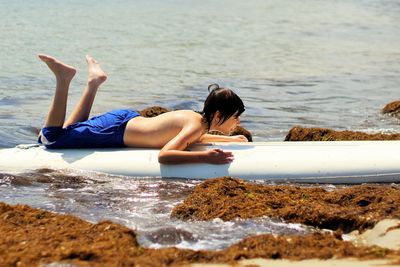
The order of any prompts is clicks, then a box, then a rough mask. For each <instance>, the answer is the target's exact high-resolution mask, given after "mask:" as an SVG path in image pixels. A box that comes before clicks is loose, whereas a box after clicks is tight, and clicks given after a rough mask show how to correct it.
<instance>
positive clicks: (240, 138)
mask: <svg viewBox="0 0 400 267" xmlns="http://www.w3.org/2000/svg"><path fill="white" fill-rule="evenodd" d="M199 142H200V143H209V142H248V140H247V138H246V137H245V136H244V135H234V136H226V135H215V134H203V135H202V136H201V137H200V139H199Z"/></svg>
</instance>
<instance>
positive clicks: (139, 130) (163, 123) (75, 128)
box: [38, 55, 247, 164]
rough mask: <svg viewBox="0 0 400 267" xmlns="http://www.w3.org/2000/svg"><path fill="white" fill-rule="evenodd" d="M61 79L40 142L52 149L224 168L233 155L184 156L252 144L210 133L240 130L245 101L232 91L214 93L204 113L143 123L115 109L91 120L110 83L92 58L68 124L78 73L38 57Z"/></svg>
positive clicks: (51, 59) (129, 112)
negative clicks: (197, 146)
mask: <svg viewBox="0 0 400 267" xmlns="http://www.w3.org/2000/svg"><path fill="white" fill-rule="evenodd" d="M39 58H40V59H41V60H42V61H43V62H45V63H46V64H47V66H48V67H49V68H50V70H51V71H52V72H53V73H54V75H55V77H56V91H55V95H54V99H53V102H52V104H51V106H50V111H49V114H48V116H47V119H46V122H45V125H44V128H43V129H42V130H41V132H40V134H39V140H38V142H39V143H42V144H44V145H45V146H46V147H47V148H87V147H97V148H100V147H147V148H161V150H160V153H159V155H158V161H159V162H160V163H163V164H179V163H195V162H205V163H212V164H225V163H229V162H231V161H233V154H232V153H231V152H228V151H223V150H221V149H211V150H207V151H185V149H186V148H187V147H188V146H189V145H190V144H193V143H196V142H225V141H226V142H228V141H229V142H247V139H246V137H244V136H242V135H238V136H219V135H210V134H207V132H208V131H209V130H214V131H220V132H222V133H225V134H228V133H229V132H230V131H231V130H232V129H233V128H235V127H236V126H237V125H239V123H240V121H239V116H240V115H241V114H242V113H243V111H244V105H243V102H242V100H241V99H240V98H239V97H238V96H237V95H236V94H235V93H234V92H233V91H232V90H230V89H225V88H219V86H218V85H212V86H211V87H214V89H213V88H210V87H209V89H213V90H212V91H211V93H210V94H209V96H208V98H207V99H206V101H205V103H204V109H203V112H202V113H200V114H199V113H197V112H194V111H191V110H179V111H171V112H167V113H164V114H161V115H159V116H157V117H153V118H144V117H141V116H140V115H139V113H137V112H136V111H133V110H128V109H124V110H122V109H120V110H113V111H111V112H108V113H105V114H103V115H100V116H96V117H93V118H91V119H89V114H90V110H91V108H92V105H93V101H94V98H95V96H96V93H97V89H98V88H99V87H100V85H101V84H102V83H103V82H104V81H105V80H106V79H107V75H106V73H105V72H104V71H103V70H102V69H101V68H100V65H99V64H98V63H97V62H96V61H95V60H94V59H93V58H92V57H90V56H86V61H87V64H88V81H87V85H86V87H85V89H84V91H83V94H82V96H81V98H80V101H79V103H78V104H77V106H76V107H75V108H74V110H73V112H72V114H71V115H70V116H69V118H68V119H67V120H66V121H65V115H66V107H67V98H68V89H69V84H70V82H71V80H72V78H73V77H74V75H75V73H76V69H75V68H74V67H72V66H69V65H67V64H64V63H62V62H60V61H59V60H57V59H56V58H54V57H51V56H48V55H39Z"/></svg>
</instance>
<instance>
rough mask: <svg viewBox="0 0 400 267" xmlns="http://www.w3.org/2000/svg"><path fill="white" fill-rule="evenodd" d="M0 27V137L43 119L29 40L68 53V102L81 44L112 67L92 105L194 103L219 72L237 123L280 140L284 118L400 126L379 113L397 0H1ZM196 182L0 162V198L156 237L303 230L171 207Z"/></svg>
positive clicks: (399, 69) (48, 77) (388, 128)
mask: <svg viewBox="0 0 400 267" xmlns="http://www.w3.org/2000/svg"><path fill="white" fill-rule="evenodd" d="M0 40H1V41H0V125H1V127H0V147H12V146H15V145H17V144H21V143H34V142H36V134H37V131H38V129H40V127H41V126H42V125H43V121H44V119H45V117H46V113H47V111H48V107H49V105H50V101H51V98H52V96H53V93H54V85H55V80H54V77H52V74H51V72H50V71H49V70H48V68H47V67H46V65H45V64H44V63H42V62H41V61H39V60H38V58H37V57H36V55H37V54H38V53H48V54H50V55H54V56H56V57H57V58H59V59H60V60H62V61H64V62H66V63H68V64H70V65H73V66H75V67H77V69H78V73H77V75H76V77H75V79H74V80H73V82H72V83H71V88H70V91H69V102H68V111H69V112H70V111H71V109H72V108H73V106H74V104H75V103H76V102H77V101H78V99H79V96H80V94H81V92H82V90H83V87H84V85H85V81H86V75H87V74H86V64H85V60H84V56H85V55H86V54H90V55H92V56H93V57H94V58H95V59H97V60H98V61H99V62H100V63H101V66H102V67H103V68H104V70H105V71H106V72H107V73H108V80H107V81H106V83H105V84H104V85H102V87H101V88H100V90H99V92H98V95H97V97H96V100H95V104H94V107H93V110H92V114H93V115H95V114H99V113H102V112H106V111H108V110H111V109H114V108H132V109H138V110H140V109H143V108H146V107H149V106H154V105H160V106H164V107H166V108H169V109H194V110H201V109H202V103H203V101H204V99H205V98H206V97H207V85H208V84H211V83H219V84H220V85H221V86H225V87H230V88H233V89H234V90H235V91H236V92H237V93H238V94H239V95H240V96H241V97H242V99H243V101H244V102H245V105H246V112H245V113H244V114H243V116H242V118H241V119H242V120H241V121H242V126H244V127H245V128H247V129H249V130H250V131H251V132H252V133H253V136H254V140H255V141H278V140H283V139H284V137H285V135H286V133H287V132H288V130H289V129H290V128H291V127H292V126H294V125H301V126H305V127H329V128H334V129H338V130H344V129H348V130H361V131H366V132H384V133H389V132H398V131H399V130H400V122H399V120H397V119H395V118H392V117H388V116H384V115H381V114H380V109H381V108H382V107H383V106H384V105H385V104H386V103H388V102H391V101H393V100H396V99H398V98H399V92H400V3H399V2H398V1H395V0H383V1H372V0H346V1H344V0H339V1H333V0H328V1H318V0H305V1H290V0H280V1H277V0H276V1H272V0H250V1H238V0H218V1H217V0H206V1H195V0H151V1H148V0H102V1H94V0H88V1H77V0H69V1H68V0H66V1H51V0H24V1H22V0H15V1H7V0H0ZM133 160H134V159H133ZM0 172H1V170H0ZM198 183H199V181H191V180H163V179H146V180H143V179H142V180H141V179H135V178H133V177H120V176H107V175H99V174H90V173H74V172H61V173H60V172H57V171H52V170H48V171H46V172H43V171H39V172H31V173H26V174H22V175H20V176H12V175H8V174H5V173H2V174H0V201H4V202H7V203H10V204H15V203H24V204H29V205H31V206H34V207H39V208H44V209H47V210H51V211H56V212H62V213H70V214H75V215H77V216H79V217H81V218H84V219H87V220H89V221H93V222H97V221H99V220H104V219H111V220H114V221H116V222H119V223H122V224H124V225H127V226H128V227H132V228H135V229H137V231H138V232H139V241H140V242H141V243H142V244H143V245H146V246H153V247H159V246H171V245H177V246H181V247H187V248H202V249H204V248H209V249H218V248H223V247H226V246H228V245H229V244H232V243H234V242H237V241H238V240H240V239H242V238H243V237H245V236H247V235H251V234H257V233H267V232H270V233H271V232H272V233H292V232H293V231H294V232H297V233H300V234H301V233H303V232H307V231H312V229H309V228H305V227H303V226H299V225H291V224H285V223H281V222H279V221H274V220H272V221H271V220H270V219H269V218H260V219H257V220H237V221H233V222H222V221H220V220H214V221H212V222H181V221H177V220H173V219H170V218H169V214H170V212H171V209H172V207H173V206H174V205H176V204H177V203H179V202H181V201H182V200H183V199H184V198H185V197H186V196H187V195H188V193H189V192H190V190H192V189H193V187H194V186H195V185H196V184H198ZM204 233H210V234H208V235H204Z"/></svg>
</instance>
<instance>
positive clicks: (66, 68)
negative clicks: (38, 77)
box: [38, 54, 76, 82]
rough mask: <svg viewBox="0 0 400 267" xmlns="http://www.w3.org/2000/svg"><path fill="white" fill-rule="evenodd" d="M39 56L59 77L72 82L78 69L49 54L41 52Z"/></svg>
mask: <svg viewBox="0 0 400 267" xmlns="http://www.w3.org/2000/svg"><path fill="white" fill-rule="evenodd" d="M38 57H39V58H40V59H41V60H42V61H43V62H44V63H46V64H47V66H48V67H49V68H50V70H51V71H52V72H53V73H54V75H55V76H56V78H57V79H60V80H61V81H65V82H70V81H71V80H72V78H73V77H74V76H75V73H76V69H75V68H74V67H72V66H70V65H67V64H64V63H62V62H61V61H59V60H58V59H56V58H54V57H51V56H49V55H44V54H39V55H38Z"/></svg>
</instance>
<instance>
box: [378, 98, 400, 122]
mask: <svg viewBox="0 0 400 267" xmlns="http://www.w3.org/2000/svg"><path fill="white" fill-rule="evenodd" d="M382 113H383V114H389V115H391V116H395V117H398V118H400V100H396V101H393V102H390V103H389V104H387V105H386V106H385V107H384V108H383V109H382Z"/></svg>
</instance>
